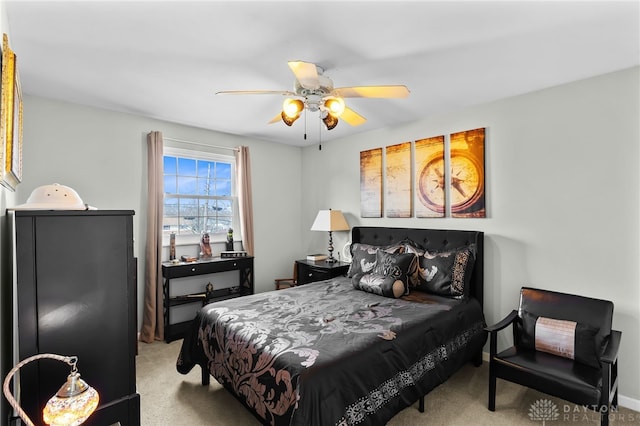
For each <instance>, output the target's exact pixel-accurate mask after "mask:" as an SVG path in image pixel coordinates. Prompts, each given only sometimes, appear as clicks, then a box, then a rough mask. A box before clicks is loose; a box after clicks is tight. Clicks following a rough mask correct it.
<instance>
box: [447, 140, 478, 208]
mask: <svg viewBox="0 0 640 426" xmlns="http://www.w3.org/2000/svg"><path fill="white" fill-rule="evenodd" d="M484 131H485V129H484V128H480V129H474V130H467V131H465V132H459V133H452V134H451V135H450V139H449V168H450V173H451V178H450V179H451V182H450V196H451V217H486V210H485V196H484V195H485V192H484V133H485V132H484Z"/></svg>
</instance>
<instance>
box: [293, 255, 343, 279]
mask: <svg viewBox="0 0 640 426" xmlns="http://www.w3.org/2000/svg"><path fill="white" fill-rule="evenodd" d="M349 265H350V264H349V263H345V262H334V263H328V262H325V261H321V262H313V261H311V260H306V259H301V260H296V268H297V269H298V285H302V284H308V283H312V282H314V281H322V280H328V279H330V278H335V277H339V276H340V275H346V273H347V271H348V270H349Z"/></svg>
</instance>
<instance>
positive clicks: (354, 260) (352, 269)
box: [347, 243, 402, 278]
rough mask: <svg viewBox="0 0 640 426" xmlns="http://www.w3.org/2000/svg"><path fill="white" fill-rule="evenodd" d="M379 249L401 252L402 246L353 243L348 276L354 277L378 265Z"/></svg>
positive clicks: (370, 270)
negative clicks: (377, 254) (377, 255)
mask: <svg viewBox="0 0 640 426" xmlns="http://www.w3.org/2000/svg"><path fill="white" fill-rule="evenodd" d="M378 250H383V251H386V252H389V253H400V252H401V251H402V246H401V245H398V244H392V245H389V246H372V245H370V244H362V243H353V244H351V265H350V266H349V271H348V272H347V276H348V277H349V278H353V277H354V276H355V275H358V274H366V273H368V272H372V271H373V269H374V268H375V266H376V253H378Z"/></svg>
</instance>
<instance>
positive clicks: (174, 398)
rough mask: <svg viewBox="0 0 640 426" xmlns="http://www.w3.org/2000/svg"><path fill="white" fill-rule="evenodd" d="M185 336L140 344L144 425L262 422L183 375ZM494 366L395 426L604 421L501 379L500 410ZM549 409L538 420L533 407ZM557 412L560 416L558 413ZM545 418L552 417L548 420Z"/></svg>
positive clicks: (464, 374) (638, 416)
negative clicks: (491, 379)
mask: <svg viewBox="0 0 640 426" xmlns="http://www.w3.org/2000/svg"><path fill="white" fill-rule="evenodd" d="M181 344H182V340H177V341H174V342H172V343H170V344H167V343H164V342H156V343H152V344H147V343H139V350H138V351H139V355H138V357H137V376H138V377H137V386H138V392H139V393H140V397H141V417H142V426H163V425H167V426H187V425H189V426H198V425H203V426H205V425H207V426H208V425H211V426H243V425H259V424H260V423H259V422H258V421H257V420H256V419H255V418H254V417H253V415H251V414H250V413H249V412H248V411H247V409H245V408H244V407H243V406H242V404H240V403H239V402H238V401H237V400H236V399H235V398H234V397H232V396H231V395H230V394H229V393H228V392H227V391H226V390H224V389H223V388H222V387H221V386H220V385H219V384H218V383H217V382H216V381H215V379H213V378H212V379H211V384H210V385H209V386H208V387H203V386H202V385H201V384H200V369H199V368H194V369H193V370H192V371H191V372H190V373H189V374H188V375H186V376H185V375H182V374H179V373H178V372H177V371H176V368H175V363H176V359H177V356H178V352H179V351H180V346H181ZM488 375H489V372H488V367H487V364H486V363H485V364H484V365H483V366H481V367H479V368H476V367H474V366H472V365H468V366H466V367H464V368H463V369H462V370H460V371H459V372H458V373H456V374H455V375H454V376H453V377H452V378H450V379H449V380H448V381H447V382H446V383H444V384H442V385H440V386H439V387H437V388H436V389H434V390H433V391H432V392H431V393H429V394H428V395H427V396H426V398H425V412H424V413H420V412H419V411H418V408H417V407H418V405H417V403H416V404H414V406H413V407H409V408H407V409H405V410H403V411H401V412H400V413H398V414H397V415H396V416H395V417H394V418H393V419H391V421H390V422H389V423H388V424H389V425H391V426H414V425H461V426H462V425H491V426H502V425H504V426H513V425H529V426H531V425H535V424H545V425H546V426H556V425H574V426H578V425H598V424H600V417H599V415H598V414H596V413H595V412H593V411H590V410H589V411H585V410H584V409H583V408H582V407H576V406H575V405H574V404H570V403H567V402H565V401H562V400H559V399H557V398H551V397H549V396H547V395H544V394H541V393H539V392H535V391H532V390H529V389H526V388H523V387H521V386H519V385H515V384H512V383H508V382H505V381H502V380H498V395H497V398H496V411H495V412H493V413H492V412H490V411H488V410H487V386H488V385H487V383H488ZM545 403H546V404H547V405H546V408H547V411H542V412H543V413H546V414H544V415H540V416H539V418H538V419H536V418H535V417H534V418H533V419H532V418H531V417H530V415H532V408H533V406H535V407H536V408H545V407H543V406H542V405H543V404H545ZM554 414H557V417H556V418H555V419H553V418H552V416H553V415H554ZM542 418H544V419H545V420H546V421H545V422H544V423H543V421H542ZM610 419H611V424H612V425H640V413H638V412H635V411H631V410H628V409H625V408H622V407H621V408H620V410H619V411H618V412H616V413H611V414H610Z"/></svg>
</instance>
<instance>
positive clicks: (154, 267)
mask: <svg viewBox="0 0 640 426" xmlns="http://www.w3.org/2000/svg"><path fill="white" fill-rule="evenodd" d="M162 145H163V143H162V133H161V132H151V133H149V134H148V135H147V174H148V183H147V245H146V250H145V256H146V260H145V268H144V269H145V278H144V279H145V282H144V310H143V314H142V315H143V316H142V329H141V330H140V340H142V341H143V342H147V343H151V342H153V341H154V340H164V318H163V291H162V203H163V191H164V189H163V182H162V167H163V165H162V156H163V153H162Z"/></svg>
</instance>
